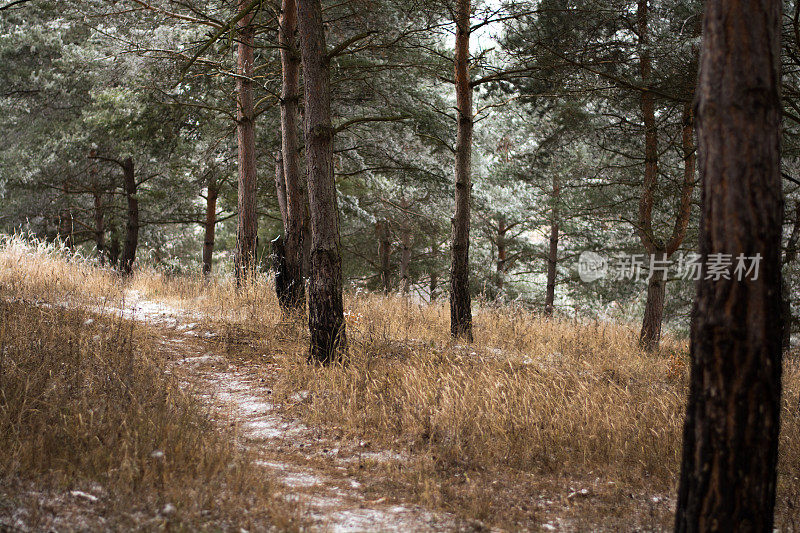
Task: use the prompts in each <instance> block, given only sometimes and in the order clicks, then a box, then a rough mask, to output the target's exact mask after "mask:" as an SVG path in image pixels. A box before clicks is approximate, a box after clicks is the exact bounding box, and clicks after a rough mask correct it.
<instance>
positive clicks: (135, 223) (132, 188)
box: [120, 157, 139, 275]
mask: <svg viewBox="0 0 800 533" xmlns="http://www.w3.org/2000/svg"><path fill="white" fill-rule="evenodd" d="M122 175H123V180H124V182H123V184H124V189H125V199H126V200H127V202H128V219H127V221H126V222H125V244H124V245H123V247H122V255H121V256H120V269H121V270H122V272H123V273H124V274H126V275H128V274H131V272H133V262H134V261H135V260H136V248H137V247H138V246H139V199H138V197H137V196H136V195H137V190H136V188H137V185H136V175H135V173H134V166H133V159H132V158H130V157H128V158H127V159H125V160H124V161H123V162H122Z"/></svg>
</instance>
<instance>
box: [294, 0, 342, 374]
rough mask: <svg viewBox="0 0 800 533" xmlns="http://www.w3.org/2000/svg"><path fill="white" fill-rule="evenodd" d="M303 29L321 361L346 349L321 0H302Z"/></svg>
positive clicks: (315, 346) (317, 357)
mask: <svg viewBox="0 0 800 533" xmlns="http://www.w3.org/2000/svg"><path fill="white" fill-rule="evenodd" d="M299 8H300V9H299V14H300V17H299V28H300V43H301V49H302V65H303V79H304V90H305V128H304V129H305V141H306V143H305V144H306V164H307V166H308V200H309V207H310V211H311V284H310V287H309V294H308V325H309V330H310V332H311V349H310V353H309V358H310V359H311V360H313V361H316V362H320V363H323V364H327V363H330V362H332V361H335V360H337V359H339V358H340V357H341V355H342V354H343V353H344V351H345V349H346V340H347V339H346V334H345V322H344V306H343V302H342V258H341V255H340V251H339V249H340V244H339V208H338V206H337V200H336V184H335V182H334V173H333V136H334V130H333V126H332V124H331V90H330V70H329V69H330V64H329V58H328V53H327V48H326V45H325V29H324V27H323V23H322V6H321V5H320V0H300V2H299Z"/></svg>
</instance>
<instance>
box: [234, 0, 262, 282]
mask: <svg viewBox="0 0 800 533" xmlns="http://www.w3.org/2000/svg"><path fill="white" fill-rule="evenodd" d="M248 3H249V2H247V0H239V10H240V11H241V10H244V8H245V7H246V6H247V4H248ZM252 21H253V13H252V12H251V13H248V14H247V15H245V16H244V17H243V18H242V19H241V20H240V21H239V22H238V23H237V27H238V31H237V39H238V41H239V44H238V47H237V68H236V73H237V77H236V121H237V122H236V138H237V141H238V143H239V202H238V204H239V221H238V222H239V225H238V230H237V234H236V256H235V258H234V263H235V275H236V283H237V284H241V283H242V281H243V280H245V279H247V277H248V276H250V275H252V273H253V272H254V270H255V265H256V235H257V233H258V220H257V218H256V137H255V125H254V121H255V116H254V113H253V82H252V76H253V37H254V33H255V32H254V29H253V26H252Z"/></svg>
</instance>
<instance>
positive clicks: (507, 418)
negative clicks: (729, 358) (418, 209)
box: [0, 243, 800, 530]
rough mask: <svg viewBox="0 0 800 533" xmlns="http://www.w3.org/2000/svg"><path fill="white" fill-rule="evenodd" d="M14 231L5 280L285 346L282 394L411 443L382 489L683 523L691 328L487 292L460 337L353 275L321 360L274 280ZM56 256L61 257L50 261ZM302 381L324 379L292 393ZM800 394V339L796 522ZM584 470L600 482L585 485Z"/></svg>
mask: <svg viewBox="0 0 800 533" xmlns="http://www.w3.org/2000/svg"><path fill="white" fill-rule="evenodd" d="M14 246H17V247H20V246H22V247H23V248H24V246H23V244H20V243H16V244H14ZM14 246H11V247H9V246H6V247H5V248H3V249H0V285H4V284H5V283H7V280H9V279H12V280H13V279H16V280H17V281H16V282H14V283H16V284H17V286H26V287H27V286H29V282H28V281H20V280H19V278H20V277H28V278H32V279H34V281H33V282H32V284H30V286H31V287H35V291H40V290H46V289H49V290H50V291H51V294H52V293H53V292H52V291H56V292H57V291H58V290H61V289H60V288H67V289H66V290H67V292H69V291H70V290H74V291H77V292H86V293H88V294H90V295H94V296H93V297H94V298H102V297H105V296H104V295H106V294H109V293H111V294H119V293H120V291H122V292H123V293H124V292H125V291H129V290H131V289H133V290H136V291H139V292H140V293H141V294H142V295H144V296H145V297H147V298H150V299H157V300H161V301H164V302H166V303H169V304H171V305H175V306H180V307H183V308H187V309H189V310H191V311H195V312H197V313H198V314H199V315H202V316H203V317H205V320H206V321H207V322H208V325H209V327H215V328H218V329H219V330H220V331H221V332H222V333H223V335H222V336H221V338H222V339H223V341H224V342H225V347H226V348H227V352H228V353H229V355H230V356H231V357H235V358H237V359H239V360H246V361H248V362H249V363H250V364H251V365H254V366H257V365H259V364H260V362H261V361H263V360H265V359H267V360H269V361H270V362H277V363H278V367H279V368H280V371H279V373H278V374H277V375H276V376H275V379H276V384H275V386H274V395H273V397H274V399H276V400H278V401H284V402H285V405H286V408H287V409H289V410H290V411H294V412H295V413H296V414H297V415H298V416H301V417H303V418H304V419H305V420H306V421H307V422H308V423H310V424H314V425H319V426H321V427H327V428H335V431H336V432H341V433H343V434H344V435H346V436H349V437H352V438H354V439H357V440H362V439H363V440H368V441H369V442H371V443H373V444H374V445H375V446H380V447H388V448H391V449H394V450H397V451H399V452H401V453H404V454H407V455H409V456H410V459H409V461H406V462H404V463H403V464H402V465H389V466H383V467H380V468H379V470H378V471H377V474H379V476H380V479H382V480H383V481H381V483H383V484H382V485H380V487H382V490H387V491H391V490H401V489H400V488H399V487H402V491H405V493H406V494H408V493H410V494H411V495H412V496H413V497H414V498H416V499H417V500H418V501H420V502H423V503H426V504H429V505H433V506H437V507H442V508H445V509H448V510H451V511H454V512H457V513H460V514H463V515H465V516H471V517H479V518H481V519H482V520H486V521H487V522H489V523H492V524H496V525H501V526H506V527H509V528H510V529H523V528H526V527H534V528H535V527H536V524H540V523H541V522H543V521H545V520H547V519H548V518H549V517H551V516H553V514H554V513H555V514H558V515H559V516H566V517H567V518H568V519H569V523H571V524H572V526H573V527H574V528H575V529H592V530H598V529H605V530H615V529H618V528H630V527H636V528H645V529H648V528H650V529H668V528H669V527H670V523H671V513H672V500H671V498H673V497H674V492H675V487H676V484H677V475H678V471H679V456H680V446H681V440H682V425H683V410H684V403H685V397H686V394H687V378H688V376H687V373H688V345H687V343H686V341H684V340H680V339H676V338H672V337H670V336H669V335H668V336H667V337H666V338H665V339H664V341H663V343H662V349H661V350H660V351H659V352H658V353H653V354H650V353H643V352H641V351H640V350H639V349H638V346H637V343H636V333H637V331H636V327H635V325H630V324H618V323H602V322H580V321H575V320H567V319H554V320H545V319H543V318H541V317H539V316H537V315H536V314H535V313H533V312H531V311H529V310H526V309H524V308H521V307H518V306H500V305H492V304H488V303H482V302H476V304H475V310H474V315H475V337H476V342H475V343H474V344H471V345H462V344H460V343H458V342H454V341H452V340H451V339H450V338H449V334H448V332H449V309H448V307H447V305H446V303H444V302H437V303H434V304H432V305H427V304H418V303H414V302H413V301H411V300H409V299H407V298H403V297H400V296H389V297H385V296H379V295H372V294H367V293H363V292H351V293H349V294H347V295H346V298H345V308H346V315H347V327H348V339H349V342H350V349H349V358H348V360H347V362H346V364H343V365H336V366H332V367H317V366H309V365H308V364H306V351H305V350H306V345H307V332H306V325H305V323H304V321H303V320H302V319H291V318H285V317H283V316H282V315H281V313H280V310H279V308H278V305H277V301H276V299H275V296H274V291H273V288H272V286H271V284H270V283H269V280H265V279H256V280H253V281H252V282H251V283H249V284H247V285H246V286H245V288H244V289H243V290H238V291H237V290H236V289H235V287H233V286H232V284H230V283H228V282H225V281H218V280H211V281H208V280H203V279H202V278H200V277H177V278H176V277H169V276H165V275H163V274H158V273H156V272H140V273H139V274H138V275H137V276H135V277H134V279H133V280H131V281H128V282H126V283H127V285H126V286H125V287H124V288H122V289H120V288H119V287H118V281H117V278H115V277H114V276H113V275H109V274H107V273H106V272H105V271H101V270H98V269H96V268H94V267H92V266H91V265H89V264H88V263H80V262H79V263H78V264H75V262H74V261H73V262H70V261H67V260H65V259H62V258H59V257H53V254H50V253H49V252H47V251H42V252H37V253H42V254H44V256H45V258H44V259H41V260H38V259H37V260H36V261H35V263H36V265H31V264H30V263H31V260H30V257H31V255H30V251H26V252H24V253H20V252H19V251H15V250H16V248H14ZM26 246H30V245H26ZM45 261H52V262H53V265H52V266H51V267H48V268H49V270H48V268H45V267H44V266H43V263H44V262H45ZM42 276H50V278H52V277H56V278H58V279H59V281H58V282H54V281H52V279H50V280H49V281H45V280H42V279H39V278H41V277H42ZM87 285H89V286H90V288H88V289H85V290H84V288H85V287H86V286H87ZM115 291H116V292H115ZM12 292H13V291H12ZM265 356H267V357H266V358H265ZM301 390H303V391H308V393H309V394H308V397H307V398H306V399H305V400H304V401H301V402H297V401H294V400H292V398H294V397H295V396H296V395H295V393H296V392H298V391H301ZM799 397H800V363H799V362H798V359H797V357H796V354H795V355H791V356H788V357H787V358H786V363H785V372H784V412H783V423H782V432H781V445H780V468H779V494H778V517H777V524H778V525H779V526H780V527H781V528H783V529H791V528H792V527H794V528H795V529H796V528H797V527H798V525H800V520H798V519H797V511H796V509H797V507H798V505H800V475H798V474H797V472H800V434H799V433H800V424H798V415H800V404H798V398H799ZM376 479H377V478H376ZM376 483H377V481H376ZM580 487H588V488H589V491H590V492H589V494H590V495H592V496H591V497H587V498H586V499H581V498H580V497H579V496H578V497H573V496H574V493H575V491H576V490H577V489H579V488H580ZM548 502H549V503H548ZM553 502H555V503H553ZM653 502H656V503H653Z"/></svg>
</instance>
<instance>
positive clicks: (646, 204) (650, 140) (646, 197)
mask: <svg viewBox="0 0 800 533" xmlns="http://www.w3.org/2000/svg"><path fill="white" fill-rule="evenodd" d="M636 21H637V26H638V30H639V74H640V76H641V77H642V82H643V83H644V85H645V86H646V87H647V86H649V84H650V81H651V70H652V59H651V57H650V30H649V28H648V24H649V9H648V0H639V1H638V3H637V10H636ZM639 106H640V110H641V113H642V120H643V122H644V181H643V183H642V194H641V196H640V198H639V213H638V221H637V222H638V228H637V230H638V233H639V237H640V238H641V241H642V244H643V245H644V248H645V250H646V251H647V253H648V254H650V256H651V257H653V256H654V254H658V255H659V256H661V255H662V254H663V248H664V246H663V244H662V243H660V242H658V241H657V240H656V237H655V234H654V232H653V202H654V198H655V189H656V183H657V181H658V131H657V129H656V113H655V95H654V94H653V92H652V91H649V90H643V91H641V94H640V100H639ZM658 277H660V276H652V277H651V278H650V282H649V283H648V286H647V300H646V301H645V312H644V318H643V320H642V330H641V333H640V335H639V344H640V345H641V346H642V347H643V348H645V349H647V350H654V349H656V348H658V344H659V340H660V338H661V322H662V318H663V314H664V298H665V290H666V281H665V280H661V279H657V278H658Z"/></svg>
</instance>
